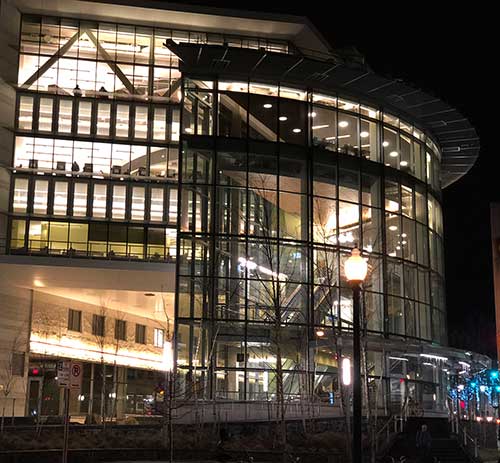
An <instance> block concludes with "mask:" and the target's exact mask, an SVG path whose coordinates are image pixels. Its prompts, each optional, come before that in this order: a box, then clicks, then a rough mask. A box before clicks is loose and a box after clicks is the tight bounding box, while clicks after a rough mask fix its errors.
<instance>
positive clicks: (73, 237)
mask: <svg viewBox="0 0 500 463" xmlns="http://www.w3.org/2000/svg"><path fill="white" fill-rule="evenodd" d="M88 230H89V226H88V225H87V224H86V223H72V224H70V227H69V248H68V249H69V250H70V251H72V252H73V253H76V254H83V255H86V253H87V241H88Z"/></svg>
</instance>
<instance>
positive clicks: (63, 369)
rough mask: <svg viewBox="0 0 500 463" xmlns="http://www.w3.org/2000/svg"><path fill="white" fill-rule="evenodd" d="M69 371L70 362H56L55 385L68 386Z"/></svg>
mask: <svg viewBox="0 0 500 463" xmlns="http://www.w3.org/2000/svg"><path fill="white" fill-rule="evenodd" d="M70 370H71V360H59V361H58V362H57V383H58V384H59V386H62V387H68V386H69V377H70Z"/></svg>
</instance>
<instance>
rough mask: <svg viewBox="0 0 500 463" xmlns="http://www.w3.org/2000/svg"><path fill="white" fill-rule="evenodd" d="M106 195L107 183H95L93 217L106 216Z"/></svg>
mask: <svg viewBox="0 0 500 463" xmlns="http://www.w3.org/2000/svg"><path fill="white" fill-rule="evenodd" d="M106 196H107V195H106V185H103V184H101V183H97V184H95V185H94V200H93V203H92V217H106Z"/></svg>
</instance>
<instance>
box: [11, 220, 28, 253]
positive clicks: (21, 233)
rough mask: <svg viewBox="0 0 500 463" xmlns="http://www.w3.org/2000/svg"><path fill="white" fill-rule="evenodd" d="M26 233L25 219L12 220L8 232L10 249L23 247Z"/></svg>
mask: <svg viewBox="0 0 500 463" xmlns="http://www.w3.org/2000/svg"><path fill="white" fill-rule="evenodd" d="M25 234H26V220H13V221H12V229H11V234H10V247H11V249H19V248H24V247H25V244H24V238H25Z"/></svg>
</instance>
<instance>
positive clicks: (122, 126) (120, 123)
mask: <svg viewBox="0 0 500 463" xmlns="http://www.w3.org/2000/svg"><path fill="white" fill-rule="evenodd" d="M128 124H129V107H128V105H123V104H119V105H116V125H115V130H116V136H117V137H123V138H128Z"/></svg>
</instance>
